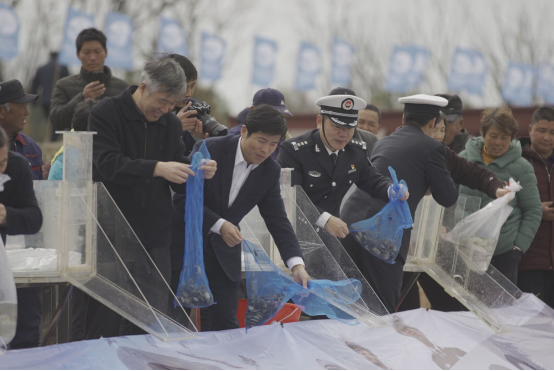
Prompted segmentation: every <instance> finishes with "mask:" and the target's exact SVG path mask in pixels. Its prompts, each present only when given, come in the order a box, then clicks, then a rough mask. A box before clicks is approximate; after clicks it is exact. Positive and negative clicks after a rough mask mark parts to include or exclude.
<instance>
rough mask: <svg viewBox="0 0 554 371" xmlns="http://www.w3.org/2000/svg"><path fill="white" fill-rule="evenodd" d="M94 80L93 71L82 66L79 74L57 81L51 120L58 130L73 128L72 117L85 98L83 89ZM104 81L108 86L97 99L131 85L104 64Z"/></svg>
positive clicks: (116, 93)
mask: <svg viewBox="0 0 554 371" xmlns="http://www.w3.org/2000/svg"><path fill="white" fill-rule="evenodd" d="M94 81H97V80H96V78H95V77H94V75H93V73H92V72H89V71H87V70H85V69H84V68H83V67H81V72H79V73H78V74H76V75H71V76H68V77H65V78H63V79H61V80H58V82H56V85H55V86H54V92H53V93H52V102H51V104H50V106H51V108H50V121H52V125H53V126H54V128H55V129H56V130H66V129H69V128H71V118H72V117H73V111H74V110H75V106H76V105H77V104H78V103H80V102H82V101H84V100H85V97H84V96H83V90H84V89H85V86H87V85H88V84H90V83H91V82H94ZM103 83H104V85H105V86H106V92H105V93H104V94H103V95H101V96H99V97H98V98H96V99H97V100H101V99H104V98H106V97H113V96H116V95H118V94H121V92H122V91H123V90H125V89H126V88H127V87H128V86H129V84H128V83H127V82H126V81H123V80H121V79H118V78H117V77H114V76H112V71H111V70H110V69H109V68H108V67H106V66H104V82H103Z"/></svg>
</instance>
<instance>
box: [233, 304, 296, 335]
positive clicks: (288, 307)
mask: <svg viewBox="0 0 554 371" xmlns="http://www.w3.org/2000/svg"><path fill="white" fill-rule="evenodd" d="M247 305H248V301H247V300H246V299H239V307H238V309H237V319H238V320H239V327H241V328H243V327H244V326H245V324H244V317H246V306H247ZM300 314H302V311H301V310H300V308H299V307H298V305H295V304H290V303H286V304H285V305H284V306H283V308H281V310H279V311H278V312H277V314H276V315H275V317H273V318H272V319H270V320H269V321H267V322H266V323H264V325H269V324H271V323H272V322H273V321H275V322H283V323H290V322H298V321H300Z"/></svg>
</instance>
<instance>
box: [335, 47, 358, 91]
mask: <svg viewBox="0 0 554 371" xmlns="http://www.w3.org/2000/svg"><path fill="white" fill-rule="evenodd" d="M354 52H355V49H354V47H353V46H352V45H350V44H348V43H347V42H346V41H344V40H343V39H341V38H339V37H335V39H334V40H333V61H332V64H331V67H332V68H331V85H339V86H343V87H346V86H349V85H350V76H351V66H352V60H353V58H354Z"/></svg>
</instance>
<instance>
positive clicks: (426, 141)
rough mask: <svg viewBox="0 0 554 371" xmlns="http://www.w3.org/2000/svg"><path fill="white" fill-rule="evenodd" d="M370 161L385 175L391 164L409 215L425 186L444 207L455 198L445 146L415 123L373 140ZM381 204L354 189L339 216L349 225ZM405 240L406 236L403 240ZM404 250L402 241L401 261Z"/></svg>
mask: <svg viewBox="0 0 554 371" xmlns="http://www.w3.org/2000/svg"><path fill="white" fill-rule="evenodd" d="M371 162H372V163H373V165H374V166H375V167H376V168H377V170H378V171H379V172H380V173H382V174H387V175H388V174H389V170H388V166H391V167H392V168H393V169H394V170H395V171H396V176H397V177H398V180H399V181H400V180H402V179H404V180H405V181H406V183H407V184H408V190H409V191H410V198H409V199H408V205H409V207H410V212H411V214H412V218H413V217H414V215H415V211H416V209H417V205H418V204H419V201H421V199H422V198H423V196H425V193H426V192H427V190H428V189H429V188H431V194H432V195H433V198H434V199H435V200H436V201H437V202H438V203H439V204H440V205H442V206H444V207H450V206H452V205H454V204H455V203H456V201H457V200H458V190H457V189H456V185H455V184H454V181H453V180H452V176H451V175H450V172H449V171H448V168H447V156H446V146H445V145H444V144H442V143H440V142H437V141H436V140H435V139H433V138H431V137H428V136H427V135H425V133H423V131H422V130H421V129H420V128H419V127H417V126H414V125H407V126H404V127H402V128H400V129H398V130H397V131H395V132H394V133H392V134H391V135H389V136H388V137H385V138H383V139H381V140H379V141H378V142H377V143H375V147H374V148H373V153H372V155H371ZM389 176H390V175H389ZM384 205H385V203H383V202H381V201H376V200H371V199H369V198H368V197H367V195H364V194H362V192H360V191H359V190H356V191H355V192H354V193H353V194H352V196H350V198H349V199H348V201H347V203H346V204H345V205H344V208H343V210H342V213H341V219H342V220H343V221H344V222H345V223H346V224H348V225H352V224H353V223H355V222H358V221H361V220H366V219H369V218H371V217H372V216H374V215H375V214H377V213H378V212H379V211H380V210H381V209H382V208H383V206H384ZM406 233H411V230H405V231H404V234H406ZM409 240H410V239H409V236H407V238H405V239H404V241H408V242H409ZM407 253H408V245H407V244H406V245H403V246H402V247H401V250H400V255H401V256H402V258H403V259H404V261H405V259H406V255H407Z"/></svg>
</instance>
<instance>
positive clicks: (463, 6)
mask: <svg viewBox="0 0 554 371" xmlns="http://www.w3.org/2000/svg"><path fill="white" fill-rule="evenodd" d="M0 1H3V0H0ZM4 2H5V1H4ZM38 2H39V0H21V1H19V3H18V5H17V8H16V10H17V13H18V14H19V16H20V17H21V20H22V23H23V24H22V27H21V35H20V50H21V52H20V56H18V58H16V59H14V60H12V61H9V62H3V63H4V67H5V68H4V77H5V78H8V77H15V78H20V79H24V78H25V77H26V74H25V71H24V68H23V67H22V66H23V65H32V66H33V67H34V66H36V65H39V64H41V63H43V62H45V61H46V59H47V50H48V49H57V48H59V45H60V44H61V37H62V30H63V24H64V20H65V16H66V12H67V6H68V5H69V3H70V1H68V0H62V1H60V0H40V2H41V3H42V4H41V5H42V6H44V7H47V8H48V9H50V11H49V14H44V9H42V10H41V9H39V7H38V6H37V3H38ZM245 2H246V3H247V7H246V8H241V9H242V10H241V12H240V13H239V14H234V10H233V9H234V7H235V5H236V6H239V5H240V6H243V5H244V3H245ZM148 3H149V4H155V3H156V2H155V1H152V0H151V1H148ZM73 4H74V6H75V7H76V8H78V9H80V10H83V11H88V12H94V13H95V16H96V25H97V26H99V27H100V28H102V26H103V23H104V18H105V15H106V13H107V12H108V11H110V10H111V2H110V1H109V0H97V1H94V2H90V1H86V0H81V1H79V0H75V1H73ZM129 4H132V6H133V7H137V8H140V7H143V6H144V7H145V8H146V5H145V4H146V1H143V0H133V1H131V2H129ZM178 4H179V5H178V6H179V7H186V6H187V4H188V2H187V1H186V0H183V1H180V2H178ZM202 6H203V8H202V10H201V14H202V19H201V20H200V21H199V22H198V24H197V25H196V35H198V37H196V43H199V35H200V32H201V31H208V32H214V31H215V30H216V27H217V25H218V20H221V19H225V16H226V15H228V14H233V15H234V17H236V22H234V23H232V26H230V27H227V28H225V29H223V30H221V32H219V36H221V37H223V38H224V39H225V40H226V41H227V54H226V62H225V69H224V72H223V77H222V79H221V80H220V81H218V82H217V83H215V84H214V85H213V87H214V88H215V89H216V90H217V92H218V93H220V94H221V95H222V96H223V97H224V99H225V100H226V102H227V104H228V107H229V109H230V112H231V114H236V113H238V112H239V111H240V110H241V109H242V108H244V107H245V106H248V105H249V104H250V103H251V100H252V96H253V94H254V92H255V91H256V90H258V89H259V88H261V87H260V86H252V85H251V74H252V54H253V43H254V37H255V36H263V37H266V38H269V39H273V40H275V41H276V42H277V43H278V60H277V64H276V77H275V79H274V82H273V83H272V87H275V88H278V89H282V90H283V91H286V92H293V90H294V83H295V76H296V57H297V53H298V48H299V44H300V42H301V41H309V42H312V43H315V44H317V46H318V47H320V49H321V52H322V63H323V72H322V74H321V76H320V79H319V81H318V86H317V88H316V90H314V91H311V92H307V93H306V96H307V97H308V101H315V100H316V99H317V98H318V97H319V96H322V95H325V93H326V91H327V90H328V89H329V87H330V85H329V84H328V79H329V68H330V63H331V60H330V45H331V40H332V37H333V35H334V34H338V36H341V37H342V38H344V39H345V40H347V41H348V42H350V43H352V44H353V45H354V46H355V47H356V50H367V49H368V47H369V48H370V49H371V50H372V53H371V54H372V57H373V58H374V62H373V63H372V64H369V63H368V66H367V69H368V70H369V69H371V71H369V72H371V73H373V74H374V75H375V77H374V78H375V79H379V76H380V78H383V76H385V75H386V72H387V70H388V62H389V60H390V56H391V51H392V48H393V47H394V46H397V45H409V44H414V45H417V46H421V47H425V48H428V49H429V50H430V52H431V55H432V57H431V59H430V60H429V63H428V69H427V72H426V75H425V81H424V82H423V83H422V84H421V86H420V87H419V89H418V91H417V92H423V93H430V94H434V93H437V92H445V91H446V89H447V88H446V79H445V77H444V72H441V69H442V70H443V71H444V70H446V71H448V70H449V63H450V58H451V56H452V53H453V51H454V50H455V48H456V47H466V48H475V49H477V50H481V51H482V52H484V53H490V54H491V55H493V56H495V57H496V58H497V59H499V60H500V61H501V64H500V65H498V66H492V65H489V71H490V73H489V77H488V78H487V81H486V85H485V94H484V97H475V96H469V95H463V98H464V101H465V102H467V103H468V104H469V105H473V106H477V107H482V106H487V105H497V104H500V103H501V97H500V95H499V94H498V89H497V88H496V87H495V83H494V79H493V74H495V73H497V74H498V73H500V74H501V72H502V69H503V68H505V66H506V65H507V63H508V62H509V61H510V60H514V61H516V62H529V61H531V59H530V58H531V57H532V58H534V59H535V60H537V59H538V60H541V61H544V62H552V63H554V60H552V58H553V56H554V52H553V44H554V41H553V37H554V36H553V35H554V22H552V21H551V17H552V15H553V14H554V2H552V1H548V0H544V1H523V0H521V1H520V0H503V1H500V0H498V1H493V0H489V1H487V0H465V1H454V0H412V1H401V0H379V1H378V0H358V1H348V0H341V1H336V0H305V1H294V0H279V1H269V0H258V1H256V0H252V1H248V0H244V1H241V0H218V1H215V0H205V1H203V2H202ZM163 14H164V15H167V16H174V15H175V12H174V11H173V10H172V9H167V10H165V11H164V12H163ZM157 16H158V14H148V15H146V16H145V17H143V18H142V19H145V21H144V22H145V25H146V26H144V27H141V28H140V30H137V33H136V35H135V44H137V43H141V44H144V45H151V44H152V42H153V40H154V39H155V38H156V34H157ZM525 20H527V22H528V24H529V27H527V28H525V27H526V26H522V22H525ZM37 22H49V23H50V25H51V27H50V29H51V30H52V31H51V34H50V37H49V38H48V40H47V44H48V45H45V46H44V50H43V52H41V53H39V54H34V55H32V56H31V54H30V51H29V45H30V44H31V40H32V39H35V38H36V37H37V29H38V27H37ZM183 26H184V28H185V30H186V29H187V24H183ZM522 27H523V28H522ZM518 43H519V44H518ZM529 44H531V47H532V50H533V53H535V54H533V56H530V54H532V53H530V52H527V50H528V49H525V48H529ZM518 45H520V46H518ZM195 46H196V48H195V49H196V50H198V46H197V45H195ZM193 47H194V46H193ZM135 49H137V48H136V47H135ZM523 51H525V52H523ZM139 54H140V53H137V52H135V66H136V68H137V69H140V66H141V64H142V63H143V59H141V56H140V55H139ZM507 54H508V55H507ZM197 56H198V53H196V54H195V56H194V62H195V64H196V66H197V67H198V68H199V69H200V68H201V67H202V66H201V65H200V63H199V62H200V61H199V58H197ZM498 57H500V58H498ZM368 60H369V57H368ZM499 71H500V72H499ZM115 72H116V74H118V75H120V76H121V75H122V71H117V70H116V71H115ZM371 79H373V77H372V78H371ZM358 83H361V82H359V81H358ZM199 84H200V85H201V86H209V85H207V84H206V82H205V81H202V80H199ZM290 95H291V96H292V98H290V99H295V97H297V95H293V94H292V93H291V94H290ZM367 95H370V94H369V93H367ZM364 98H365V99H366V100H368V101H369V100H371V99H372V97H371V96H367V97H364ZM314 109H315V106H314Z"/></svg>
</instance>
